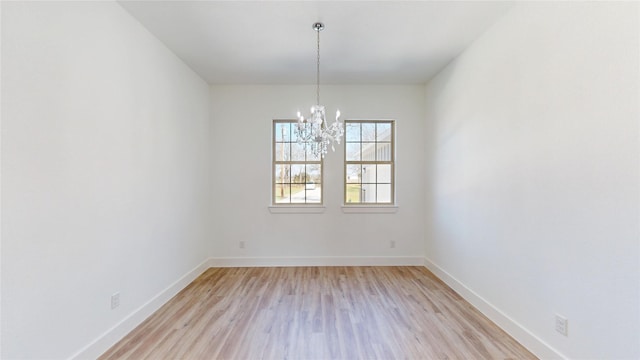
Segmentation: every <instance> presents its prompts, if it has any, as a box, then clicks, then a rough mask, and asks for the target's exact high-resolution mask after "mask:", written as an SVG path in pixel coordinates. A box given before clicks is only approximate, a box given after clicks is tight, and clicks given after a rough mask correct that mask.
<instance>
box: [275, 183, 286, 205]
mask: <svg viewBox="0 0 640 360" xmlns="http://www.w3.org/2000/svg"><path fill="white" fill-rule="evenodd" d="M273 191H274V195H275V198H276V203H289V202H290V199H289V184H276V186H275V189H274V190H273Z"/></svg>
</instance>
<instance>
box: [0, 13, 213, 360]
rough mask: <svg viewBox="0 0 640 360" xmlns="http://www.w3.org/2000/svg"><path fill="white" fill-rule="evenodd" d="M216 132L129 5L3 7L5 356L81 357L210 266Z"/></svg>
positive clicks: (196, 82) (196, 92)
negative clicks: (113, 302) (212, 136)
mask: <svg viewBox="0 0 640 360" xmlns="http://www.w3.org/2000/svg"><path fill="white" fill-rule="evenodd" d="M209 124H210V122H209V87H208V85H207V84H206V83H205V82H204V81H203V80H201V79H200V78H199V77H198V76H196V75H195V74H194V73H193V72H192V71H191V70H190V69H189V68H188V67H186V66H185V65H184V64H183V63H182V62H181V61H180V60H179V59H178V58H177V57H176V56H175V55H173V54H172V53H171V52H170V51H169V50H168V49H166V48H165V47H164V46H163V45H162V44H161V43H160V42H159V41H158V40H157V39H155V38H154V37H153V36H151V35H150V34H149V33H148V32H147V31H146V30H145V29H144V28H143V27H142V26H141V25H140V24H139V23H138V22H136V21H135V20H134V19H133V18H132V17H131V16H130V15H129V14H128V13H126V12H125V11H124V10H123V9H122V8H121V7H120V6H119V5H117V4H116V3H114V2H2V342H3V346H2V354H1V357H2V358H3V359H29V358H39V359H45V358H46V359H62V358H69V357H70V356H72V355H73V354H74V353H76V352H77V351H79V350H81V349H82V348H83V347H85V346H86V345H88V344H90V343H91V342H92V341H94V340H96V339H97V338H99V337H100V336H101V335H102V334H103V333H105V332H107V330H109V329H110V328H112V327H113V326H115V325H116V324H118V323H119V322H120V321H122V320H123V319H125V318H126V317H127V316H128V315H130V314H132V313H133V312H134V311H135V310H136V309H138V308H139V307H141V306H142V305H144V304H145V303H147V302H148V301H149V300H150V299H152V298H154V296H156V295H157V294H159V293H161V292H162V291H163V290H165V289H166V288H167V287H169V286H170V285H171V284H173V283H174V282H175V281H177V280H178V279H180V278H181V277H183V276H184V275H185V274H187V273H189V272H190V271H191V270H192V269H194V268H195V267H197V266H198V265H199V264H201V263H202V262H203V261H204V260H205V259H206V258H207V250H208V249H207V246H208V245H207V241H206V239H207V237H208V226H209V225H208V223H209V220H210V214H209V206H210V198H209V196H210V185H211V184H210V171H209V164H210V161H209V148H208V146H209V145H208V144H209V139H208V136H209V133H210V132H209ZM115 292H120V306H119V307H118V308H116V309H115V310H111V309H110V296H111V294H113V293H115Z"/></svg>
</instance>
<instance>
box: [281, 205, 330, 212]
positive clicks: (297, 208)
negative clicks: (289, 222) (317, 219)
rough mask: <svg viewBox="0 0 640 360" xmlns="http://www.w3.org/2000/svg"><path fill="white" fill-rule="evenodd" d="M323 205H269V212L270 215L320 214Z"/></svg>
mask: <svg viewBox="0 0 640 360" xmlns="http://www.w3.org/2000/svg"><path fill="white" fill-rule="evenodd" d="M324 209H325V207H324V206H323V205H271V206H269V212H270V213H272V214H322V213H324Z"/></svg>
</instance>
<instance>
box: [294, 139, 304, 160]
mask: <svg viewBox="0 0 640 360" xmlns="http://www.w3.org/2000/svg"><path fill="white" fill-rule="evenodd" d="M304 152H305V149H304V144H299V143H297V142H295V143H291V161H304Z"/></svg>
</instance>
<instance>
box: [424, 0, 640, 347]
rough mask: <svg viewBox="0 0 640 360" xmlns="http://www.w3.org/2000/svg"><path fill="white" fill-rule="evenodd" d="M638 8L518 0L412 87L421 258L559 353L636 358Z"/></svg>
mask: <svg viewBox="0 0 640 360" xmlns="http://www.w3.org/2000/svg"><path fill="white" fill-rule="evenodd" d="M638 14H639V11H638V3H605V2H589V3H556V2H552V3H533V4H532V3H519V4H517V5H516V6H515V7H514V8H513V9H512V10H511V11H510V12H509V13H508V14H507V15H506V16H505V17H504V18H502V19H501V20H500V21H498V22H497V23H496V24H495V25H494V26H493V27H492V28H491V29H490V30H488V31H487V32H486V33H485V34H484V35H483V36H482V37H481V38H479V39H478V40H477V41H476V42H475V43H474V44H473V45H472V46H471V47H470V48H468V49H467V50H466V51H465V52H464V53H463V54H462V55H461V56H459V57H458V58H457V59H456V60H455V61H454V62H453V63H451V64H450V65H449V66H448V67H447V68H445V69H444V70H443V71H442V72H441V73H440V74H439V75H438V76H437V77H436V78H434V79H433V80H432V81H431V82H430V83H429V84H428V86H427V94H426V99H427V101H426V113H427V117H426V123H427V125H426V134H427V135H429V134H432V136H430V140H429V141H428V144H429V146H428V153H429V166H428V170H427V184H428V189H429V192H428V193H427V204H428V207H427V216H426V219H427V231H426V233H427V241H426V253H427V258H428V259H429V260H430V262H431V263H432V264H435V266H437V267H439V268H440V269H442V270H443V271H444V272H446V273H448V274H449V275H450V276H451V277H452V278H455V279H457V281H459V282H460V283H462V284H464V286H466V288H467V289H468V290H469V291H471V292H475V294H476V295H477V296H478V297H480V298H482V299H484V300H485V301H486V302H488V303H490V304H492V305H493V306H494V307H495V308H496V309H498V310H499V311H501V312H502V313H503V315H505V316H507V317H509V318H510V319H511V320H512V321H513V322H514V323H515V324H519V325H520V326H522V327H523V328H524V329H526V330H527V331H529V332H530V334H532V335H533V337H537V338H538V339H539V340H540V341H541V342H542V343H546V344H547V345H548V346H549V347H550V348H552V349H555V350H556V353H557V354H562V355H563V356H566V357H569V358H575V359H585V358H591V359H631V358H633V359H637V358H640V338H639V334H640V294H639V293H640V265H639V263H640V249H639V246H640V245H639V239H640V228H639V215H640V214H639V193H640V191H639V187H640V177H639V154H640V151H639V150H640V149H639V140H638V138H639V132H638V122H639V116H640V112H639V100H640V99H639V75H640V74H639V72H638V64H639V60H640V58H639V43H640V42H639V34H640V31H639V20H638ZM556 313H557V314H561V315H562V316H564V317H566V318H568V321H569V326H568V336H567V337H565V336H563V335H561V334H559V333H557V332H556V331H555V330H554V325H555V323H554V314H556Z"/></svg>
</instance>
